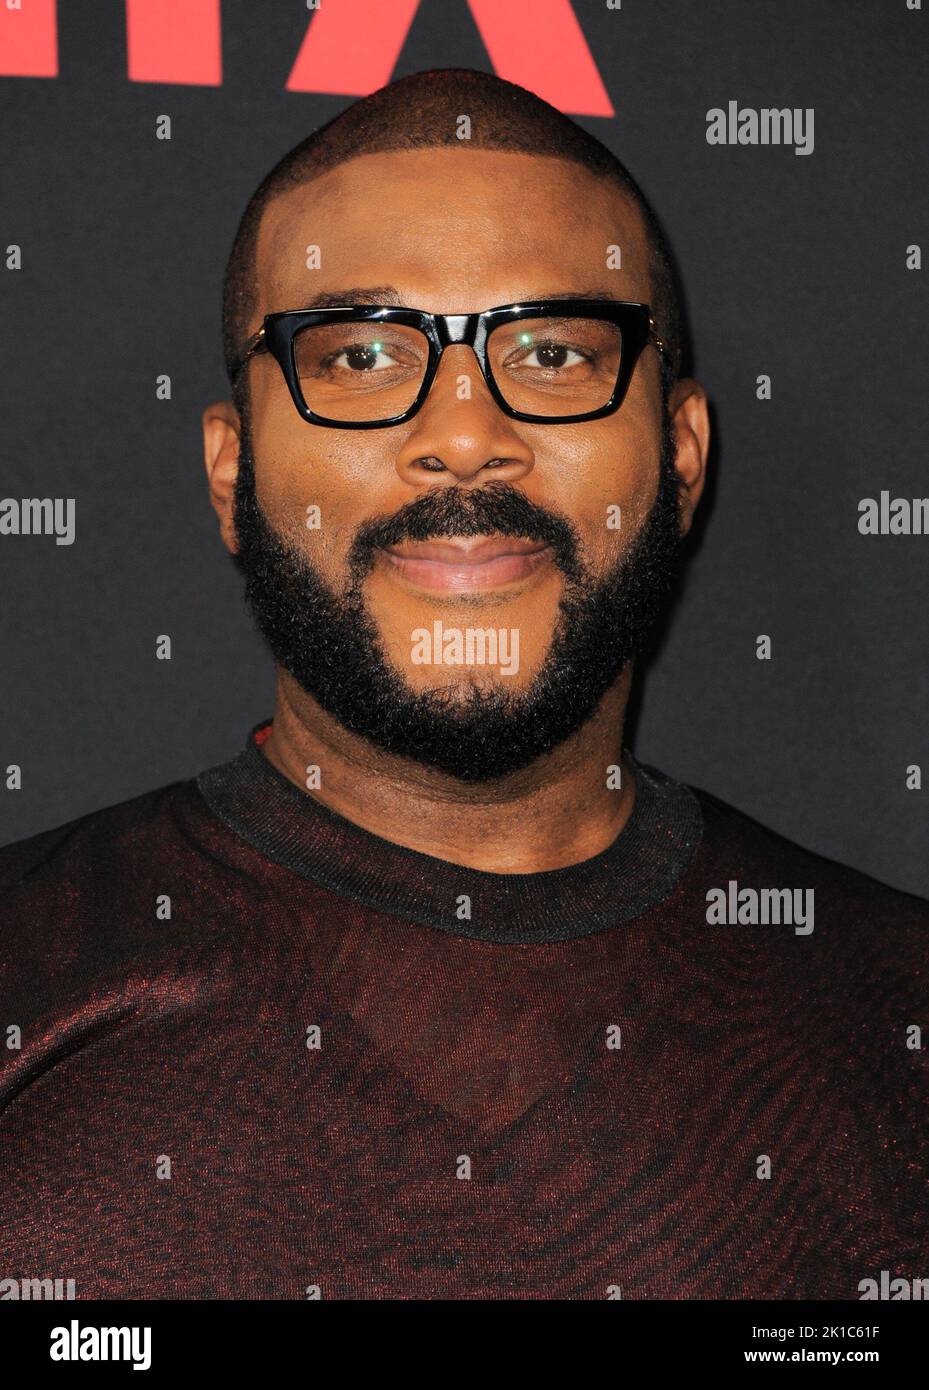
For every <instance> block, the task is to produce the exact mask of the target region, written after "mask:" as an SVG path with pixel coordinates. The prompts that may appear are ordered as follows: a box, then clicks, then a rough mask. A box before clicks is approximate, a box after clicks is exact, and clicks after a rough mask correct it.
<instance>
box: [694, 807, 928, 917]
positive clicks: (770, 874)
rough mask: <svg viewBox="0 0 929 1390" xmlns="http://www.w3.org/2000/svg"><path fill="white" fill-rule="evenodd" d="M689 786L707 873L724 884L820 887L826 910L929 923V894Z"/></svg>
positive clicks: (860, 915)
mask: <svg viewBox="0 0 929 1390" xmlns="http://www.w3.org/2000/svg"><path fill="white" fill-rule="evenodd" d="M690 790H691V791H692V792H693V793H694V795H695V796H696V797H697V800H698V801H699V803H700V809H701V812H702V815H703V826H704V830H703V840H702V844H701V855H700V859H701V866H702V870H703V872H704V874H705V875H709V876H711V877H712V876H714V875H715V878H716V879H721V880H722V883H723V885H725V884H726V883H727V882H728V880H730V879H731V880H734V881H736V882H737V883H739V884H740V885H741V883H742V882H743V881H744V883H745V885H746V886H747V887H770V888H782V889H785V888H786V889H801V888H806V889H810V890H815V891H816V895H817V903H818V904H819V903H821V905H822V907H823V909H828V910H831V911H833V912H837V911H847V912H850V913H851V914H852V915H853V916H856V917H865V916H867V917H869V918H870V919H871V920H875V919H880V920H898V921H899V922H900V923H901V924H902V923H904V922H913V923H919V924H922V926H923V927H929V899H926V898H923V897H921V896H919V895H917V894H914V893H909V892H907V891H905V890H904V889H901V888H895V887H893V886H891V885H890V884H887V883H882V882H881V881H880V880H878V879H875V878H872V877H871V876H870V875H868V874H866V873H863V872H862V871H861V870H860V869H855V868H853V867H851V866H850V865H848V864H843V863H841V862H839V861H838V860H835V859H830V858H828V857H827V856H825V855H822V854H817V853H816V852H815V851H813V850H809V849H805V848H804V847H803V846H802V845H800V844H798V843H797V842H796V841H794V840H791V839H789V838H788V837H787V836H785V835H782V834H780V833H779V832H777V831H775V830H772V829H770V827H768V826H766V825H763V824H762V823H761V822H760V821H758V820H756V819H755V818H754V817H752V816H750V815H748V814H746V813H745V812H744V811H740V810H738V809H737V808H736V807H735V806H732V805H730V804H729V803H728V802H725V801H723V800H722V799H721V798H720V797H718V796H714V795H713V794H712V793H710V792H707V791H705V790H704V789H703V788H702V787H694V786H692V787H691V788H690ZM762 880H764V881H763V882H762Z"/></svg>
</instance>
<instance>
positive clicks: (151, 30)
mask: <svg viewBox="0 0 929 1390" xmlns="http://www.w3.org/2000/svg"><path fill="white" fill-rule="evenodd" d="M126 34H127V39H128V46H129V80H130V81H131V82H168V83H172V84H180V83H192V84H194V85H196V86H198V87H218V86H219V85H220V83H221V82H222V80H223V67H222V47H221V41H220V17H219V0H126Z"/></svg>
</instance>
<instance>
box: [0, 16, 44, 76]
mask: <svg viewBox="0 0 929 1390" xmlns="http://www.w3.org/2000/svg"><path fill="white" fill-rule="evenodd" d="M57 76H58V15H57V9H56V6H55V0H22V9H19V10H8V9H7V7H6V3H5V0H0V77H57Z"/></svg>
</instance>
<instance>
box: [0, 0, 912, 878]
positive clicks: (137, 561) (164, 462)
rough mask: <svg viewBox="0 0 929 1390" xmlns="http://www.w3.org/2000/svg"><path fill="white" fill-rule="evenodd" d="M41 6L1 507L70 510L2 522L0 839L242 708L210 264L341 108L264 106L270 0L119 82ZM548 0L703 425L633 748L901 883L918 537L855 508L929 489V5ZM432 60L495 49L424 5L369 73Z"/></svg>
mask: <svg viewBox="0 0 929 1390" xmlns="http://www.w3.org/2000/svg"><path fill="white" fill-rule="evenodd" d="M2 3H4V4H5V3H6V0H2ZM22 3H23V4H24V5H28V4H29V3H30V0H22ZM324 3H326V0H324ZM329 3H331V4H338V3H339V0H329ZM911 3H912V0H911ZM58 8H59V11H60V13H59V18H58V25H59V35H58V39H59V64H60V68H59V76H58V77H56V78H39V77H0V102H2V107H0V114H2V131H3V135H2V145H0V150H2V156H0V157H2V162H3V179H2V195H0V197H2V207H0V243H2V247H3V249H4V257H3V261H4V262H5V261H6V254H5V248H6V247H7V246H9V245H11V244H16V245H19V246H21V247H22V256H23V262H22V269H20V270H11V269H6V268H5V265H3V266H0V285H2V295H3V331H2V334H0V353H2V366H0V382H2V402H3V408H2V470H0V496H2V497H12V498H20V497H35V496H39V497H63V498H65V497H73V498H74V499H75V506H76V539H75V543H74V544H73V545H70V546H58V545H56V544H55V542H54V539H53V538H52V537H50V536H0V579H2V586H3V587H2V593H3V620H2V631H0V641H2V654H3V661H2V685H0V694H2V711H3V720H2V727H0V768H2V769H3V770H5V769H6V768H7V767H8V766H9V765H10V764H13V763H15V764H20V765H21V766H22V769H23V787H22V790H19V791H13V790H9V789H6V788H5V787H4V786H3V785H2V784H0V842H2V843H7V842H9V841H11V840H14V839H19V838H21V837H23V836H25V835H29V834H33V833H36V832H37V831H39V830H43V829H47V828H51V827H52V826H55V825H58V824H60V823H62V822H63V821H66V820H69V819H71V818H73V817H75V816H78V815H81V814H83V813H85V812H88V811H91V810H94V809H96V808H98V807H102V806H104V805H107V804H110V803H112V802H116V801H120V800H123V799H125V798H127V797H130V796H134V795H136V794H137V793H140V792H142V791H145V790H147V789H149V788H151V787H154V786H157V785H160V784H162V783H165V782H168V781H173V780H175V779H177V778H181V777H187V776H190V775H192V774H193V773H195V772H196V771H198V770H199V769H200V768H202V767H205V766H208V765H209V764H210V763H213V762H216V761H219V760H220V759H221V758H224V757H227V756H229V755H230V754H231V753H233V752H235V751H237V749H238V748H239V747H240V746H241V743H242V741H243V740H244V737H245V733H246V731H247V729H248V728H249V727H250V726H251V725H252V724H253V723H255V722H257V721H258V720H259V719H260V718H262V717H264V716H266V715H267V714H269V713H270V712H271V708H272V694H273V667H272V665H271V661H270V658H269V657H268V656H267V655H266V653H265V651H264V649H263V647H262V646H261V644H260V641H259V639H258V637H257V635H256V634H255V633H254V631H253V629H252V626H251V623H250V620H249V617H248V614H247V612H246V610H245V608H244V605H243V603H242V600H241V584H240V580H239V579H238V578H237V576H236V575H235V573H234V571H233V569H232V566H231V562H230V561H229V559H228V557H227V555H226V552H225V550H224V549H223V548H222V546H221V543H220V540H219V537H218V533H217V528H216V523H215V519H214V516H213V513H212V511H211V509H210V507H209V504H208V500H207V493H206V486H205V477H204V473H203V466H202V463H201V444H200V426H199V416H200V411H201V409H202V407H203V406H204V405H205V404H206V403H207V402H208V401H210V400H213V399H216V398H219V397H221V396H223V395H225V394H226V390H225V380H224V377H223V374H222V357H221V351H220V328H219V309H220V286H221V275H222V267H223V263H224V260H225V256H226V254H227V251H228V248H229V245H230V242H231V238H232V236H233V233H234V230H235V226H236V222H237V219H238V216H239V214H240V212H241V209H242V207H243V205H244V203H245V200H246V199H247V197H248V195H249V194H250V193H251V191H252V189H253V187H254V186H255V184H256V183H257V182H258V180H259V178H260V177H261V176H262V175H263V174H264V173H265V171H266V170H267V168H269V167H270V165H271V164H272V163H274V162H275V161H276V160H277V158H278V157H279V156H280V155H281V154H282V153H283V152H284V151H285V150H286V149H288V148H289V147H290V146H291V145H292V144H294V143H295V142H296V141H297V140H298V139H300V138H301V137H302V136H303V135H305V134H306V133H307V132H308V131H310V130H311V129H313V128H314V127H316V126H318V125H320V124H321V123H322V122H324V121H326V120H328V119H329V118H330V117H331V116H332V115H334V114H336V112H338V111H340V110H341V109H343V107H344V106H346V105H347V104H348V102H349V101H350V100H351V97H349V96H346V95H341V96H339V95H312V94H307V93H297V92H288V91H286V90H285V82H286V80H287V76H288V74H289V72H290V70H291V67H292V65H293V62H294V58H295V55H296V54H297V51H298V49H299V48H300V44H301V42H302V39H303V36H304V33H305V31H306V28H307V21H308V18H309V16H308V12H307V9H306V7H305V6H304V5H303V4H301V3H299V0H249V2H248V3H230V0H226V3H225V4H224V5H223V11H222V14H223V30H222V64H223V74H222V84H221V85H219V86H187V85H167V84H156V83H145V82H135V81H130V80H129V79H128V77H127V52H126V48H127V42H126V18H125V9H124V5H123V4H121V3H117V0H81V3H75V0H68V2H67V3H66V2H65V0H62V2H61V3H60V4H59V7H58ZM526 10H527V23H530V24H531V23H537V22H539V9H538V7H537V6H535V5H534V4H532V3H531V0H526ZM574 11H575V13H576V15H577V18H578V20H579V22H580V25H581V28H582V30H583V32H584V35H585V37H586V40H587V43H588V44H589V47H590V50H591V52H592V54H593V57H594V59H595V62H596V64H597V67H598V68H599V71H600V74H601V76H602V78H603V82H604V84H605V87H606V90H607V91H608V93H609V94H610V98H611V100H612V103H613V105H614V107H615V109H616V115H615V117H613V118H600V117H594V116H582V115H576V116H575V119H577V120H579V121H580V123H581V124H582V125H585V126H586V127H587V128H588V129H590V130H592V131H593V132H594V133H595V134H596V135H598V136H599V138H600V139H601V140H603V141H604V142H605V143H607V144H608V145H610V146H611V148H613V149H614V150H615V151H616V152H617V153H618V154H619V155H620V157H621V158H622V159H623V160H624V161H625V162H626V163H627V164H628V165H629V167H630V168H631V170H632V172H633V173H634V174H635V175H636V176H637V177H638V178H639V180H640V182H641V183H642V184H643V186H644V188H645V190H646V192H647V193H648V195H649V197H650V198H651V199H652V201H653V202H654V203H655V205H656V207H657V209H658V211H659V214H660V215H661V216H662V217H663V220H664V221H665V224H666V226H667V228H668V231H669V234H670V236H671V239H672V242H673V244H674V247H675V249H676V252H677V256H678V259H679V261H680V262H681V266H682V271H683V277H684V282H685V287H686V291H687V299H688V305H689V316H690V321H691V327H692V332H693V337H694V342H695V349H696V351H695V365H696V372H697V375H698V376H699V377H700V379H701V380H702V381H703V382H704V383H705V385H706V387H707V389H708V391H709V394H710V397H711V400H712V402H713V406H714V425H715V428H716V430H717V446H716V448H715V450H714V455H713V468H714V471H715V480H714V482H713V484H712V485H711V486H710V488H709V491H708V494H707V495H706V496H705V498H704V502H703V504H702V505H703V509H704V513H705V514H704V518H703V520H702V522H701V527H700V535H699V544H698V546H697V547H696V551H695V554H694V556H693V558H692V560H691V563H690V568H689V572H688V576H687V581H686V584H685V589H684V595H683V598H682V600H681V601H680V602H679V604H678V606H677V608H676V610H675V613H674V616H673V620H672V622H671V623H670V624H669V626H668V629H667V634H666V637H665V640H664V642H663V645H662V647H661V650H660V653H659V655H658V657H657V659H656V660H655V661H654V662H653V663H652V665H651V667H650V669H649V671H648V673H647V675H646V679H645V683H644V689H643V694H642V698H641V701H637V702H636V719H635V721H634V728H633V730H632V732H633V734H634V739H633V746H634V747H635V749H636V752H637V754H638V756H639V757H640V758H642V759H644V760H645V761H649V762H653V763H656V764H657V765H658V766H659V767H662V768H664V769H665V770H667V771H668V772H671V773H673V774H674V775H676V776H678V777H679V778H682V779H683V780H686V781H689V782H691V783H696V784H697V785H700V786H703V787H705V788H707V789H708V790H710V791H713V792H715V793H716V794H717V795H718V796H721V797H723V798H724V799H725V800H728V801H731V802H732V803H733V804H735V805H736V806H738V807H739V808H740V809H742V810H744V811H746V812H748V813H749V814H751V815H754V816H756V817H757V818H758V819H759V820H761V821H763V822H764V823H765V824H767V825H769V826H771V827H772V828H774V829H776V830H779V831H780V832H781V833H782V834H786V835H788V836H789V837H790V838H791V839H795V840H797V841H799V842H800V843H801V844H804V845H806V846H807V847H809V848H810V849H813V850H816V851H818V852H819V853H823V854H827V855H829V856H830V857H832V858H836V859H839V860H841V861H843V862H846V863H849V864H853V865H855V866H856V867H858V868H861V869H864V870H865V871H866V872H868V873H871V874H873V875H874V876H875V877H877V878H880V879H882V880H884V881H886V882H889V883H892V884H894V885H896V886H898V887H902V888H906V889H909V890H910V891H914V892H919V893H922V894H925V895H929V855H927V852H926V851H927V847H929V833H927V832H929V788H927V789H925V790H907V788H906V783H905V770H906V768H907V767H908V766H909V765H911V764H917V765H919V766H920V767H921V768H923V770H924V775H925V774H926V772H927V771H929V768H927V766H926V765H927V763H929V724H927V711H929V660H927V621H926V609H927V602H926V597H927V594H926V591H927V584H926V577H927V564H926V556H927V549H929V537H926V536H919V535H877V536H863V535H861V534H860V533H859V530H858V503H859V501H860V500H861V499H862V498H865V497H878V496H879V495H880V492H881V491H882V490H888V491H889V492H890V494H891V495H892V496H899V497H905V498H915V497H919V496H924V495H926V494H927V493H929V484H927V481H926V479H927V470H926V438H927V434H929V393H927V389H926V288H925V278H924V272H923V271H921V270H916V269H907V265H906V248H907V247H908V246H911V245H914V244H916V245H920V246H924V245H925V243H926V241H927V239H929V229H927V213H929V200H927V179H926V154H925V132H926V129H927V117H929V82H927V61H926V59H927V55H929V43H927V41H926V40H927V25H929V16H927V15H926V14H925V13H923V12H922V10H912V9H909V8H908V6H907V3H906V0H841V3H840V0H751V3H746V0H702V2H701V3H700V4H695V3H693V0H623V4H622V6H621V9H620V10H618V11H617V10H608V9H607V7H606V5H605V3H593V2H592V0H575V3H574ZM450 65H454V66H467V67H475V68H484V69H491V68H492V63H491V60H490V58H489V56H488V53H487V50H486V49H485V47H484V44H483V42H482V40H481V37H480V32H479V29H478V27H477V25H476V23H475V20H474V18H473V16H472V14H471V12H470V10H469V7H468V4H467V3H466V0H422V4H421V5H420V7H419V10H418V12H417V14H416V17H415V19H414V21H413V24H412V28H411V29H410V33H409V36H408V38H407V41H406V42H405V44H404V46H403V49H402V52H401V55H400V58H399V61H398V63H397V66H396V68H395V71H394V75H395V76H401V75H403V74H405V73H409V72H413V71H416V70H418V69H420V68H424V67H436V66H450ZM730 100H734V101H737V102H739V104H740V106H742V107H747V106H750V107H755V108H765V107H791V108H808V107H812V108H813V109H814V111H815V127H814V130H815V145H814V150H813V152H812V154H810V155H807V156H797V155H795V154H794V152H793V150H792V149H791V148H789V147H786V148H785V147H776V146H768V147H762V146H751V145H747V146H723V147H716V146H711V145H709V144H708V143H707V140H706V129H707V122H706V113H707V111H708V110H709V109H710V108H713V107H723V108H725V107H726V105H727V103H728V102H729V101H730ZM162 114H169V115H170V116H171V118H172V138H171V140H170V141H159V140H156V138H155V121H156V117H157V116H159V115H162ZM570 114H572V115H573V114H574V113H573V112H572V113H570ZM161 373H167V374H169V375H170V377H171V382H172V398H171V400H170V401H160V400H157V399H156V395H155V380H156V377H157V376H158V375H159V374H161ZM762 373H766V374H769V375H770V376H771V378H772V382H773V394H772V399H771V400H770V401H759V400H758V399H757V398H756V384H755V383H756V377H758V376H759V375H760V374H762ZM160 633H168V634H170V635H171V637H172V642H173V659H172V660H171V661H170V662H163V661H156V660H155V655H154V652H155V637H156V635H157V634H160ZM760 633H766V634H769V635H770V636H771V638H772V641H773V652H774V656H773V660H771V661H758V660H757V659H756V655H755V641H756V637H757V636H758V634H760ZM5 780H6V779H5V777H4V779H3V781H4V782H5Z"/></svg>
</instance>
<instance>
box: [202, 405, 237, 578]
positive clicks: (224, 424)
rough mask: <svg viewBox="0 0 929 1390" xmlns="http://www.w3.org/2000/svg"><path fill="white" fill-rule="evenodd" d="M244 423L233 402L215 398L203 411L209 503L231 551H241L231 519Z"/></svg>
mask: <svg viewBox="0 0 929 1390" xmlns="http://www.w3.org/2000/svg"><path fill="white" fill-rule="evenodd" d="M241 432H242V423H241V420H240V419H239V412H238V411H237V410H236V408H235V406H234V405H233V404H232V401H216V402H215V403H214V404H213V405H208V406H207V408H206V410H204V412H203V462H204V464H205V466H206V476H207V481H208V483H209V487H210V503H211V505H212V507H213V510H214V512H215V513H216V515H217V516H218V517H219V530H220V535H221V536H222V538H223V544H224V545H225V547H226V549H227V550H228V551H230V552H231V553H232V554H235V552H236V551H237V550H238V542H237V541H236V534H235V526H234V525H233V521H232V512H233V503H234V496H235V481H236V478H237V477H238V475H239V442H240V436H241Z"/></svg>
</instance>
